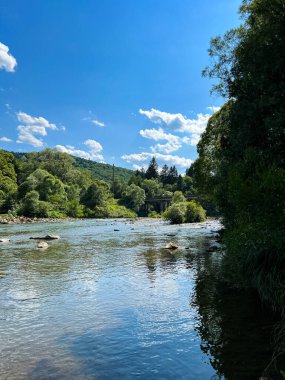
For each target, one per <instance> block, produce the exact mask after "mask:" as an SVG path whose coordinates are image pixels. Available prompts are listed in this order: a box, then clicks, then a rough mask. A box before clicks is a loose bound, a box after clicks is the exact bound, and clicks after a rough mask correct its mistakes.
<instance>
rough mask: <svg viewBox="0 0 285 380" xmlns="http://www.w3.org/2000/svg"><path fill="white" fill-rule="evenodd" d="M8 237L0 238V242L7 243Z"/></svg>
mask: <svg viewBox="0 0 285 380" xmlns="http://www.w3.org/2000/svg"><path fill="white" fill-rule="evenodd" d="M9 241H10V239H0V243H9Z"/></svg>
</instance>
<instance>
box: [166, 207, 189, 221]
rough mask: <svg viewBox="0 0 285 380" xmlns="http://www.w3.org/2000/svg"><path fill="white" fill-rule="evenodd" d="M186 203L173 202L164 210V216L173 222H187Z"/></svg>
mask: <svg viewBox="0 0 285 380" xmlns="http://www.w3.org/2000/svg"><path fill="white" fill-rule="evenodd" d="M186 207H187V206H186V203H185V202H181V203H173V204H172V205H171V206H170V207H168V209H167V210H166V211H165V212H164V214H163V217H164V219H166V220H169V221H170V222H171V223H172V224H181V223H184V222H185V214H186Z"/></svg>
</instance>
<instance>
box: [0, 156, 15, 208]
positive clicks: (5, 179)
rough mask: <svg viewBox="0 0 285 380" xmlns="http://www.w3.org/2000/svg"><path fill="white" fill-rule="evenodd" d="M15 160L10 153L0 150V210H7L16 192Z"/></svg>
mask: <svg viewBox="0 0 285 380" xmlns="http://www.w3.org/2000/svg"><path fill="white" fill-rule="evenodd" d="M17 189H18V186H17V173H16V161H15V158H14V156H13V155H12V154H11V153H8V152H5V151H4V150H0V210H1V211H2V212H7V211H8V210H9V208H10V205H9V203H11V201H12V200H13V199H15V198H16V193H17Z"/></svg>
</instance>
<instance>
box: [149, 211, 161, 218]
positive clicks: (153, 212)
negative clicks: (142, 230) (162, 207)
mask: <svg viewBox="0 0 285 380" xmlns="http://www.w3.org/2000/svg"><path fill="white" fill-rule="evenodd" d="M148 217H149V218H156V219H159V218H161V215H160V214H158V213H157V212H156V211H154V210H152V211H150V212H149V213H148Z"/></svg>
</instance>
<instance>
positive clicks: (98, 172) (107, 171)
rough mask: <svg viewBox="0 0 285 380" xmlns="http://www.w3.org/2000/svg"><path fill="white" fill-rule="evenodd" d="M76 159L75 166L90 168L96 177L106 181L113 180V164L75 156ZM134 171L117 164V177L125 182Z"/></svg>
mask: <svg viewBox="0 0 285 380" xmlns="http://www.w3.org/2000/svg"><path fill="white" fill-rule="evenodd" d="M73 158H74V159H75V163H74V166H75V167H76V168H81V169H87V170H90V172H92V173H93V174H94V176H95V177H96V178H99V179H102V180H103V181H106V182H111V181H112V178H113V166H112V165H109V164H102V163H99V162H95V161H91V160H86V159H84V158H80V157H73ZM133 173H134V172H133V171H132V170H130V169H125V168H120V167H117V166H115V179H118V180H120V181H123V182H128V181H129V179H130V177H131V176H132V174H133Z"/></svg>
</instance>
